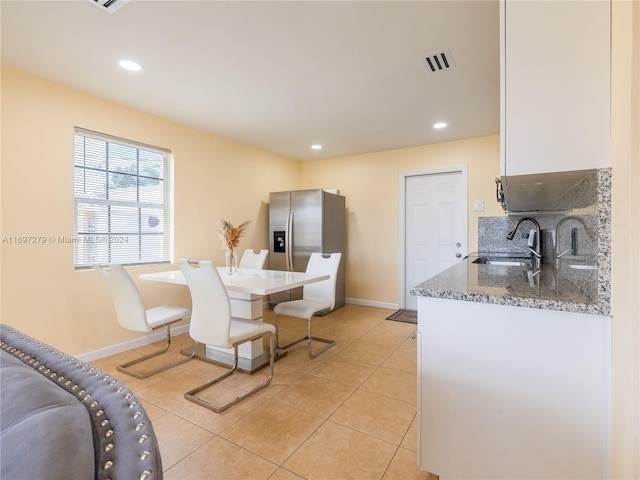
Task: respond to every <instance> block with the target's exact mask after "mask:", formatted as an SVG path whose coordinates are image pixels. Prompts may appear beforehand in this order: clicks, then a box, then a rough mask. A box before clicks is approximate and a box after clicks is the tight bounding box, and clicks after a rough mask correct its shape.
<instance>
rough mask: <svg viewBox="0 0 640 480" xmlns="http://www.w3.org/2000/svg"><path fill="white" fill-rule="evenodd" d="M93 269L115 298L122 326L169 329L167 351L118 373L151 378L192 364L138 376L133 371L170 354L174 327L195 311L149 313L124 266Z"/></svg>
mask: <svg viewBox="0 0 640 480" xmlns="http://www.w3.org/2000/svg"><path fill="white" fill-rule="evenodd" d="M92 266H93V269H94V270H95V271H96V272H98V274H99V275H100V277H101V278H102V279H103V280H104V282H105V283H106V285H107V288H108V289H109V292H110V293H111V298H112V299H113V303H114V306H115V308H116V318H117V319H118V323H119V324H120V326H122V327H123V328H126V329H127V330H133V331H136V332H152V331H154V330H158V329H161V328H166V329H167V343H166V345H165V347H164V348H163V349H161V350H158V351H156V352H153V353H150V354H148V355H145V356H143V357H140V358H137V359H135V360H132V361H130V362H127V363H124V364H122V365H120V366H118V371H120V372H124V373H126V374H128V375H131V376H133V377H136V378H147V377H150V376H152V375H155V374H156V373H160V372H164V371H165V370H168V369H170V368H173V367H177V366H178V365H182V364H183V363H186V362H188V361H189V360H191V357H185V358H183V359H181V360H178V361H176V362H172V363H169V364H165V365H163V366H161V367H159V368H156V369H155V370H152V371H150V372H145V373H138V372H136V371H135V370H133V369H131V368H130V367H132V366H134V365H137V364H139V363H141V362H144V361H146V360H149V359H151V358H153V357H157V356H158V355H161V354H163V353H165V352H166V351H167V350H169V347H170V346H171V325H172V324H174V323H176V322H179V321H181V320H186V319H188V318H190V317H191V310H190V309H188V308H184V307H176V306H171V305H162V306H158V307H153V308H149V309H146V310H145V308H144V304H143V301H142V297H141V296H140V292H139V291H138V287H136V284H135V283H134V281H133V280H132V279H131V277H130V276H129V274H128V273H127V272H126V271H125V269H124V268H123V267H122V265H116V264H106V265H99V264H95V265H92Z"/></svg>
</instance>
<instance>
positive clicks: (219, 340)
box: [178, 258, 276, 413]
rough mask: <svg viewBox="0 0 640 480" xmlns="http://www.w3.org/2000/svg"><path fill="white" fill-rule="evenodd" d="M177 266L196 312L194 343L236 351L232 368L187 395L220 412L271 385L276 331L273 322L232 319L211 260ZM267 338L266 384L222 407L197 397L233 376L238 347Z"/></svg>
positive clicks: (192, 328) (192, 326)
mask: <svg viewBox="0 0 640 480" xmlns="http://www.w3.org/2000/svg"><path fill="white" fill-rule="evenodd" d="M178 263H179V264H180V269H181V270H182V272H183V274H184V278H185V280H186V281H187V284H188V285H189V290H190V292H191V302H192V309H193V313H192V316H191V323H190V325H189V334H190V335H191V338H192V339H193V340H194V341H195V342H199V343H203V344H205V345H211V346H214V347H218V348H233V351H234V364H233V366H232V367H231V369H229V370H227V371H225V372H224V373H222V374H221V375H218V376H217V377H215V378H213V379H211V380H209V381H208V382H206V383H205V384H203V385H201V386H199V387H196V388H194V389H192V390H189V391H188V392H187V393H185V394H184V396H185V398H186V399H187V400H191V401H192V402H195V403H197V404H199V405H202V406H204V407H206V408H208V409H210V410H213V411H214V412H218V413H219V412H222V411H224V410H226V409H227V408H229V407H231V406H233V405H235V404H236V403H238V402H240V401H242V400H244V399H245V398H247V397H248V396H250V395H253V394H254V393H256V392H258V391H260V390H262V389H263V388H265V387H266V386H267V385H269V383H271V379H272V378H273V369H274V361H275V353H276V347H275V345H276V342H275V333H276V329H275V327H274V326H273V325H271V324H270V323H264V322H262V321H255V320H246V319H242V318H235V317H232V316H231V305H230V304H229V296H228V295H227V290H226V289H225V287H224V284H223V283H222V279H221V278H220V274H219V273H218V270H217V269H216V268H215V266H214V265H213V263H212V262H211V261H210V260H203V261H200V262H199V263H198V264H197V265H198V266H197V267H195V266H194V262H189V260H187V259H185V258H181V259H180V260H178ZM264 335H269V340H270V348H269V352H270V358H269V366H270V372H269V376H268V377H267V379H266V380H265V381H264V382H263V383H261V384H259V385H258V386H256V387H254V388H253V389H251V390H249V391H247V392H245V393H244V394H242V395H240V396H238V397H236V398H234V399H233V400H230V401H228V402H226V403H224V404H222V405H216V404H213V403H211V402H208V401H206V400H203V399H202V398H200V397H198V396H196V394H197V393H199V392H201V391H202V390H205V389H206V388H209V387H210V386H212V385H214V384H215V383H217V382H219V381H220V380H222V379H224V378H226V377H228V376H229V375H231V374H233V372H234V371H235V370H236V369H237V368H238V345H240V344H242V343H245V342H250V341H252V340H255V339H257V338H259V337H262V336H264ZM194 355H195V354H194Z"/></svg>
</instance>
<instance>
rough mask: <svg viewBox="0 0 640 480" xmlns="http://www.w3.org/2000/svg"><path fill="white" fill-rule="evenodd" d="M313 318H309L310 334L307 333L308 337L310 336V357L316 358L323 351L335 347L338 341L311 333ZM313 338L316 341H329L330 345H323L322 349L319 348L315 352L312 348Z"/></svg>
mask: <svg viewBox="0 0 640 480" xmlns="http://www.w3.org/2000/svg"><path fill="white" fill-rule="evenodd" d="M311 318H313V317H311ZM311 318H310V319H309V322H308V328H309V330H308V334H307V338H308V342H307V348H308V350H309V358H316V357H317V356H318V355H320V354H321V353H324V352H326V351H327V350H329V349H330V348H331V347H333V346H334V345H335V344H336V341H335V340H329V339H328V338H320V337H314V336H313V335H311ZM312 340H315V341H316V342H323V343H328V345H326V346H324V347H322V348H321V349H320V350H318V351H317V352H315V353H314V352H313V351H312V350H311V341H312Z"/></svg>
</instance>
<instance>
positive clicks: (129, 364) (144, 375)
mask: <svg viewBox="0 0 640 480" xmlns="http://www.w3.org/2000/svg"><path fill="white" fill-rule="evenodd" d="M170 346H171V327H170V326H169V325H167V344H166V345H165V346H164V348H163V349H161V350H158V351H157V352H153V353H150V354H148V355H145V356H144V357H140V358H138V359H136V360H132V361H130V362H127V363H123V364H122V365H120V366H118V371H119V372H123V373H126V374H127V375H131V376H132V377H135V378H148V377H150V376H152V375H155V374H156V373H160V372H164V371H165V370H169V369H170V368H173V367H177V366H178V365H182V364H183V363H187V362H189V361H190V360H192V357H187V358H184V359H182V360H179V361H177V362H173V363H169V364H167V365H163V366H162V367H159V368H157V369H155V370H152V371H150V372H147V373H137V372H134V371H133V370H131V369H130V368H129V367H132V366H133V365H137V364H139V363H141V362H144V361H145V360H149V359H150V358H153V357H157V356H158V355H162V354H163V353H165V352H166V351H167V350H169V347H170Z"/></svg>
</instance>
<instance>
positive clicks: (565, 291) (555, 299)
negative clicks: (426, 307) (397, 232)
mask: <svg viewBox="0 0 640 480" xmlns="http://www.w3.org/2000/svg"><path fill="white" fill-rule="evenodd" d="M484 256H507V255H505V254H504V253H503V254H492V253H474V254H471V255H469V256H468V257H467V258H466V259H465V260H463V261H461V262H459V263H457V264H456V265H454V266H452V267H450V268H449V269H447V270H445V271H444V272H442V273H440V274H438V275H436V276H434V277H432V278H430V279H428V280H426V281H424V282H422V283H421V284H420V285H417V286H415V287H414V288H412V289H411V292H410V293H411V294H412V295H416V296H423V297H435V298H447V299H451V300H464V301H469V302H482V303H494V304H498V305H512V306H517V307H529V308H540V309H545V310H559V311H564V312H578V313H588V314H599V315H607V314H608V313H609V312H608V308H607V307H606V305H602V304H600V303H599V302H598V301H597V299H594V298H591V297H589V296H588V295H587V294H585V293H584V291H583V290H581V289H580V288H578V287H577V286H576V285H575V284H574V283H572V282H571V281H569V279H568V278H567V277H566V276H565V275H563V273H562V272H563V271H566V270H565V269H560V270H557V269H555V268H553V266H552V265H547V264H544V263H543V264H542V266H541V268H540V270H539V271H536V270H535V268H534V266H533V264H532V263H530V262H525V263H527V264H526V265H525V266H511V265H509V266H507V265H490V264H480V263H473V262H474V260H476V259H477V258H478V257H484ZM574 267H575V266H574ZM570 274H571V275H572V276H574V277H575V275H579V276H581V277H583V278H582V279H581V280H582V281H583V282H584V281H585V280H586V281H590V279H591V278H594V279H596V280H595V281H597V271H594V270H592V269H590V268H573V269H572V270H571V272H570Z"/></svg>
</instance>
